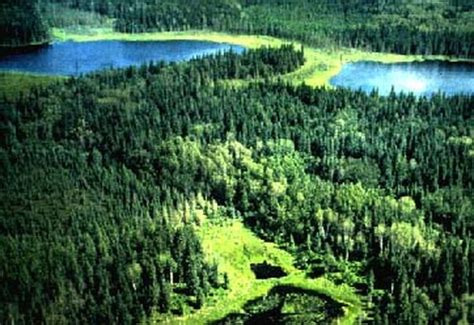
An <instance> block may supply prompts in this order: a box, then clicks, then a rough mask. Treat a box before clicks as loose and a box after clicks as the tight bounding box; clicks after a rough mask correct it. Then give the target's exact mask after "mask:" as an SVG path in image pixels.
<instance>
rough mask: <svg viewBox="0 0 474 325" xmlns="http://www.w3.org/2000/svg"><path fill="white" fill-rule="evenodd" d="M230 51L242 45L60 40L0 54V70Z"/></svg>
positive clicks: (65, 68)
mask: <svg viewBox="0 0 474 325" xmlns="http://www.w3.org/2000/svg"><path fill="white" fill-rule="evenodd" d="M230 50H232V51H234V52H237V53H240V52H242V51H243V50H244V48H243V47H240V46H236V45H230V44H224V43H214V42H206V41H150V42H130V41H96V42H60V43H53V44H51V45H49V46H46V47H42V48H37V49H34V50H30V51H28V52H23V53H15V54H3V55H1V56H0V70H14V71H20V72H31V73H41V74H50V75H68V76H73V75H79V74H83V73H88V72H92V71H97V70H102V69H106V68H109V67H115V68H122V67H128V66H132V65H135V66H136V65H141V64H143V63H148V62H150V61H165V62H176V61H185V60H189V59H192V58H195V57H199V56H203V55H208V54H215V53H218V52H223V51H230Z"/></svg>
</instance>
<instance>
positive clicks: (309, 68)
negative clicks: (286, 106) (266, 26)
mask: <svg viewBox="0 0 474 325" xmlns="http://www.w3.org/2000/svg"><path fill="white" fill-rule="evenodd" d="M53 37H54V38H55V39H57V40H60V41H65V40H73V41H77V42H85V41H99V40H126V41H162V40H196V41H212V42H218V43H230V44H235V45H240V46H244V47H247V48H258V47H261V46H271V47H279V46H281V45H282V44H288V43H293V44H294V45H295V46H296V47H299V46H301V44H300V43H298V42H293V41H287V40H282V39H278V38H274V37H270V36H258V35H236V34H228V33H218V32H213V31H202V30H199V31H198V30H195V31H184V32H156V33H141V34H125V33H118V32H114V31H113V30H112V28H89V29H87V30H85V31H83V32H80V33H78V32H73V31H71V30H66V29H58V28H55V29H53ZM305 58H306V63H305V64H304V65H303V66H302V67H300V68H299V69H298V70H297V71H295V72H292V73H290V74H287V75H285V76H284V77H283V79H284V80H287V81H291V82H294V83H296V84H299V83H302V82H304V83H306V84H307V85H310V86H327V87H330V85H329V80H330V79H331V78H332V77H333V76H335V75H336V74H338V73H339V71H340V70H341V68H342V66H343V65H344V64H345V63H348V62H356V61H361V60H368V61H377V62H383V63H394V62H413V61H423V60H428V59H429V60H434V59H438V60H453V59H452V58H448V57H444V56H421V55H399V54H390V53H376V52H366V51H362V50H356V49H316V48H310V47H305ZM454 60H455V59H454ZM471 61H472V60H471ZM235 83H236V84H240V83H241V82H240V81H237V82H235Z"/></svg>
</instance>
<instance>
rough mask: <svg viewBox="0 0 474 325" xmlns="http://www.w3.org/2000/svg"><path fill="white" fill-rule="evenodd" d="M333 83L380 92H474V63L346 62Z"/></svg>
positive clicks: (418, 93)
mask: <svg viewBox="0 0 474 325" xmlns="http://www.w3.org/2000/svg"><path fill="white" fill-rule="evenodd" d="M330 83H331V85H333V86H337V87H347V88H350V89H354V90H358V89H361V90H363V91H365V92H371V91H372V90H374V89H378V91H379V94H381V95H388V94H389V93H390V91H391V90H392V87H393V89H394V90H395V92H402V91H403V92H405V93H408V92H412V93H414V94H415V95H419V96H423V95H427V96H430V95H432V94H434V93H437V92H439V91H441V92H444V93H445V94H447V95H454V94H460V93H464V94H473V93H474V64H473V63H461V62H456V63H454V62H445V61H424V62H413V63H392V64H384V63H378V62H369V61H362V62H355V63H349V64H345V65H344V66H343V68H342V70H341V72H340V73H339V74H338V75H336V76H334V77H333V78H332V79H331V80H330Z"/></svg>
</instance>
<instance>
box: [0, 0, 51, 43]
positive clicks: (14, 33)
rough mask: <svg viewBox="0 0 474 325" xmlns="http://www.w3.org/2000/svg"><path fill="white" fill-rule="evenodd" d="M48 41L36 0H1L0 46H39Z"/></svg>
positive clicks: (44, 24)
mask: <svg viewBox="0 0 474 325" xmlns="http://www.w3.org/2000/svg"><path fill="white" fill-rule="evenodd" d="M49 39H50V37H49V32H48V27H47V25H46V23H45V21H44V18H43V16H42V15H41V13H40V7H39V3H38V1H36V0H2V2H1V3H0V46H1V47H5V46H7V47H16V46H25V45H30V44H41V43H45V42H48V41H49Z"/></svg>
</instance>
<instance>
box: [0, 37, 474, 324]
mask: <svg viewBox="0 0 474 325" xmlns="http://www.w3.org/2000/svg"><path fill="white" fill-rule="evenodd" d="M301 57H302V56H301V52H298V51H297V50H295V49H293V47H291V46H288V47H283V48H281V49H277V50H270V49H261V50H255V51H249V52H246V53H245V54H243V55H242V56H237V55H235V54H227V55H218V56H214V57H209V58H204V59H196V60H193V61H191V62H189V63H185V64H170V65H167V64H150V65H144V66H142V67H140V68H133V67H131V68H127V69H124V70H109V71H105V72H101V73H96V74H92V75H89V76H84V77H80V78H72V79H69V80H67V81H64V82H58V83H57V84H54V85H51V86H48V87H44V88H38V89H36V90H34V91H31V92H29V93H26V94H24V95H23V96H21V97H20V98H18V99H17V100H14V101H7V100H5V101H4V102H3V104H2V110H1V114H2V115H1V130H2V132H1V134H2V137H1V160H0V161H1V169H0V170H1V183H2V184H4V186H2V191H1V193H0V196H1V202H2V206H1V211H2V212H1V216H2V218H1V228H0V229H1V241H2V245H0V247H1V250H2V251H1V254H0V258H1V263H0V267H1V272H0V280H1V283H2V284H3V285H2V288H1V291H0V292H1V297H0V300H1V301H2V309H1V318H2V322H9V321H15V322H17V321H25V322H41V321H52V322H54V321H63V320H66V319H78V320H82V321H85V322H119V323H122V322H132V321H137V320H139V319H142V318H143V317H145V316H146V315H149V314H150V312H151V311H152V310H159V311H162V312H167V311H173V312H174V313H179V312H180V311H182V310H183V308H184V307H183V306H186V305H190V306H193V307H195V308H199V306H200V305H202V303H203V302H204V301H205V296H206V294H207V293H208V292H209V290H211V289H210V288H212V287H217V286H222V285H223V274H219V271H218V269H217V266H216V265H212V264H208V263H207V262H204V260H203V255H202V250H201V248H200V245H199V241H198V240H197V239H196V236H195V235H194V232H193V230H192V229H193V227H192V225H193V224H196V223H198V222H199V218H198V214H199V213H198V211H200V210H202V209H204V210H206V209H207V210H209V211H211V210H212V208H210V207H209V206H210V205H212V204H206V203H205V202H216V204H217V205H218V206H219V207H221V210H216V209H215V208H214V210H212V211H221V212H215V213H217V214H218V215H221V217H226V216H227V217H230V216H231V215H233V216H234V217H235V216H237V217H239V216H240V217H241V218H243V220H244V222H245V223H246V224H247V225H248V226H249V227H251V229H253V230H254V231H255V232H256V233H258V234H259V235H260V236H262V237H263V238H266V239H269V240H272V241H275V242H277V243H279V244H281V245H283V246H285V247H287V249H289V250H291V251H293V252H294V253H295V254H296V255H297V256H299V258H298V260H299V265H300V266H301V267H303V268H305V269H307V270H308V271H309V272H310V273H311V272H313V271H315V270H319V272H321V271H322V272H326V271H331V272H332V274H339V278H337V277H336V278H335V279H334V280H335V281H343V282H345V283H351V281H352V280H351V279H352V278H353V277H354V276H355V277H363V278H364V279H366V280H365V284H366V285H365V289H364V290H365V294H366V295H367V296H368V297H369V299H370V301H372V302H373V303H374V306H375V307H373V308H372V311H371V313H373V317H374V320H376V321H377V322H385V323H387V322H389V321H391V322H397V323H401V324H408V323H420V322H421V323H425V322H428V321H429V322H433V321H438V322H448V323H449V322H455V321H459V320H461V319H464V320H468V321H470V322H472V321H474V315H473V314H472V310H473V308H472V302H470V301H469V299H468V297H469V295H470V294H472V283H474V272H473V269H472V261H473V254H474V245H473V242H472V233H473V227H474V215H473V211H474V209H473V200H472V197H473V187H472V186H473V184H474V183H473V173H472V170H473V164H474V159H473V157H474V156H473V147H472V125H473V118H474V117H473V112H472V107H473V104H474V98H473V97H472V96H454V97H445V96H443V95H442V94H440V95H435V96H434V97H432V98H425V97H422V98H416V97H414V96H413V95H407V94H401V95H395V94H392V95H390V96H388V97H380V96H378V95H377V93H375V92H374V93H372V94H370V95H367V94H364V93H362V92H351V91H347V90H327V89H324V88H320V89H312V88H310V87H307V86H305V85H301V86H297V87H296V86H292V85H289V84H285V83H282V82H278V81H270V80H267V81H262V82H259V83H251V84H249V85H248V86H241V87H234V86H231V85H229V84H225V83H224V84H222V83H221V82H217V81H218V80H219V79H227V78H234V77H257V76H272V75H275V73H281V72H287V71H290V70H291V69H294V68H296V67H297V66H298V65H300V64H301V63H302V62H301ZM285 66H286V67H288V69H283V70H281V69H282V68H281V67H285ZM236 71H241V72H236ZM243 71H245V72H243ZM207 213H208V214H209V213H210V212H207ZM215 213H214V214H215ZM350 270H352V271H350ZM335 271H337V272H335ZM180 288H181V289H180Z"/></svg>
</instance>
